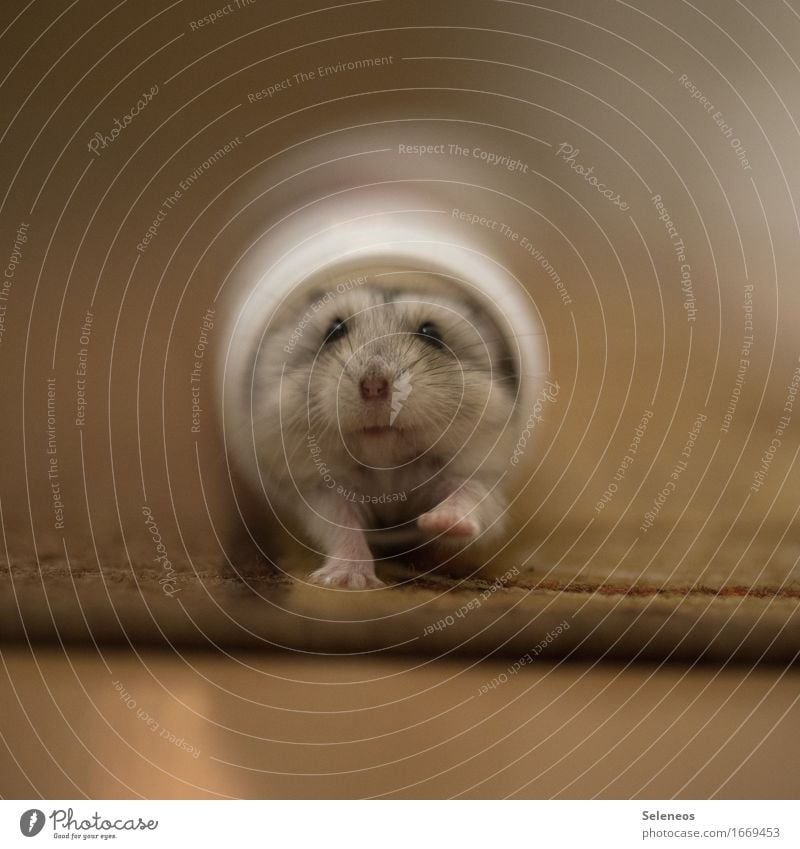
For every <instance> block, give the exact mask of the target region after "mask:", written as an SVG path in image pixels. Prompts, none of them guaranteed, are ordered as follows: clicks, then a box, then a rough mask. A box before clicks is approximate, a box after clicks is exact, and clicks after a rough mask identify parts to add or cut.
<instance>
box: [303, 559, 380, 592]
mask: <svg viewBox="0 0 800 849" xmlns="http://www.w3.org/2000/svg"><path fill="white" fill-rule="evenodd" d="M308 580H309V581H310V582H311V583H312V584H317V586H320V587H332V588H335V589H341V590H369V589H378V588H380V587H385V586H386V584H384V583H383V581H381V580H380V578H378V577H377V576H376V575H375V569H374V567H373V566H372V564H366V563H360V562H350V561H348V560H333V559H329V560H326V561H325V565H324V566H321V567H320V568H319V569H317V570H316V571H315V572H312V573H311V575H309V578H308Z"/></svg>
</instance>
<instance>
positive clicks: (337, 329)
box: [322, 318, 347, 345]
mask: <svg viewBox="0 0 800 849" xmlns="http://www.w3.org/2000/svg"><path fill="white" fill-rule="evenodd" d="M346 335H347V324H346V323H345V320H344V319H343V318H335V319H334V320H333V321H332V322H331V323H330V326H329V327H328V329H327V331H326V332H325V339H324V340H323V342H322V344H323V345H327V344H328V343H329V342H335V341H336V340H337V339H341V338H342V337H343V336H346Z"/></svg>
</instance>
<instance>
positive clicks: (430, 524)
mask: <svg viewBox="0 0 800 849" xmlns="http://www.w3.org/2000/svg"><path fill="white" fill-rule="evenodd" d="M417 524H418V525H419V527H420V528H421V529H422V530H423V531H425V532H426V533H429V534H437V535H442V536H446V537H454V538H455V537H458V538H462V539H465V538H471V537H476V536H478V534H479V533H480V526H479V525H478V523H477V522H476V521H475V519H473V518H472V517H470V516H463V515H462V514H461V513H460V512H459V511H458V510H456V509H455V508H453V507H436V508H435V509H433V510H431V511H430V512H428V513H423V514H422V515H421V516H420V517H419V518H418V519H417Z"/></svg>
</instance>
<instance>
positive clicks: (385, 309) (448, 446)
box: [264, 286, 515, 469]
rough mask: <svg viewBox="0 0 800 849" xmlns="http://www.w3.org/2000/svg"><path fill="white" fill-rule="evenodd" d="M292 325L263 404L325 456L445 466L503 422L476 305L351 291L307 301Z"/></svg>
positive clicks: (508, 385) (503, 389) (503, 398)
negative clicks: (428, 460) (424, 459)
mask: <svg viewBox="0 0 800 849" xmlns="http://www.w3.org/2000/svg"><path fill="white" fill-rule="evenodd" d="M301 324H302V328H301ZM293 329H294V331H295V333H294V336H293V337H292V340H293V342H292V344H286V343H285V341H284V344H283V347H282V349H281V351H280V353H279V354H278V359H280V360H281V363H280V366H281V367H282V369H283V370H282V379H281V390H280V393H279V398H277V399H276V398H274V397H273V400H275V401H278V403H279V404H280V407H281V427H282V430H284V431H286V430H288V429H291V430H295V429H296V430H297V431H298V432H302V434H303V435H304V436H305V434H307V433H310V434H313V435H314V439H315V440H316V441H317V442H318V443H319V444H324V445H325V448H326V456H329V457H341V458H342V459H343V460H345V459H346V458H347V457H349V458H351V460H353V461H355V462H356V463H359V464H363V465H368V466H371V467H373V468H379V469H386V468H394V467H396V466H397V465H398V464H402V463H405V462H409V461H411V460H414V459H416V458H418V457H420V456H422V455H425V454H430V455H434V454H435V455H437V456H439V455H441V456H444V457H446V458H448V459H450V458H452V457H453V456H454V455H457V454H458V452H459V451H462V450H465V448H466V446H467V445H468V444H470V443H476V442H478V443H479V442H480V440H481V439H483V440H484V441H485V439H486V436H487V435H491V434H492V433H494V434H495V435H496V434H497V433H498V432H499V431H500V430H502V429H503V428H504V427H505V426H506V424H507V422H508V417H509V414H510V411H511V409H512V407H513V404H514V397H515V384H514V376H513V372H512V371H511V369H510V367H509V358H508V356H507V352H506V350H505V347H504V343H503V342H502V340H501V339H499V333H498V331H497V328H496V327H495V325H494V324H493V322H491V321H490V320H488V318H487V317H486V316H485V315H483V314H482V312H481V310H480V308H478V307H477V306H476V305H472V304H471V303H468V302H462V301H460V300H459V301H456V300H448V299H446V298H441V297H438V296H427V295H417V294H414V293H411V292H406V291H396V290H383V289H379V288H376V287H371V286H362V287H361V288H360V289H357V290H352V291H349V292H345V293H343V294H337V295H332V294H330V293H329V294H328V295H326V296H324V297H322V298H316V299H313V300H312V301H311V302H310V304H309V306H308V308H307V310H306V312H305V314H304V315H303V317H302V322H301V323H296V324H295V327H294V328H293ZM298 330H299V332H297V331H298ZM282 339H284V340H285V335H284V337H282ZM264 388H265V390H267V387H266V386H265V387H264Z"/></svg>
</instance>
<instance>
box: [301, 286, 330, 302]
mask: <svg viewBox="0 0 800 849" xmlns="http://www.w3.org/2000/svg"><path fill="white" fill-rule="evenodd" d="M324 297H325V292H324V290H322V289H317V288H314V289H309V290H307V291H306V292H304V293H303V301H304V303H306V304H307V305H309V306H310V305H311V304H314V303H316V302H317V301H321V300H322V299H323V298H324Z"/></svg>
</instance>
